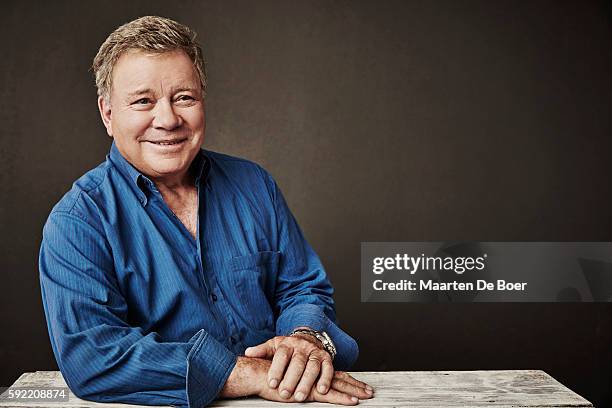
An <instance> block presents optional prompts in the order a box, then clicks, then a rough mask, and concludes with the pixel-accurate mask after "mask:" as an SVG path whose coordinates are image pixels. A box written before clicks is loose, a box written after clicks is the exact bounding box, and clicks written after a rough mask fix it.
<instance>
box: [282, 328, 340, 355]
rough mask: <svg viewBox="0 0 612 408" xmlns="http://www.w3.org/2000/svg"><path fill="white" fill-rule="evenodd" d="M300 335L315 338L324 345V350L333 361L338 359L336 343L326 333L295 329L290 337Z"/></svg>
mask: <svg viewBox="0 0 612 408" xmlns="http://www.w3.org/2000/svg"><path fill="white" fill-rule="evenodd" d="M298 333H299V334H308V335H309V336H313V337H314V338H316V339H317V340H319V341H320V342H321V344H323V348H324V349H325V351H327V352H328V353H329V355H330V356H331V358H332V360H333V359H334V357H336V353H337V350H336V346H335V345H334V342H333V341H332V339H331V337H329V335H328V334H327V333H325V332H324V331H317V330H312V329H295V330H293V331H292V332H291V334H289V335H290V336H293V335H294V334H298Z"/></svg>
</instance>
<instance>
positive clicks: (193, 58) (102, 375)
mask: <svg viewBox="0 0 612 408" xmlns="http://www.w3.org/2000/svg"><path fill="white" fill-rule="evenodd" d="M93 70H94V72H95V75H96V85H97V87H98V107H99V110H100V115H101V117H102V121H103V123H104V126H105V127H106V130H107V133H108V135H109V136H111V137H112V138H113V144H112V148H111V151H110V154H109V155H108V156H107V159H106V161H105V162H103V163H102V164H101V165H99V166H98V167H96V168H95V169H93V170H91V171H89V172H88V173H86V174H85V175H84V176H82V177H81V178H80V179H79V180H77V181H76V182H75V183H74V185H73V187H72V189H71V190H70V191H69V192H68V193H67V194H66V195H65V196H64V197H63V198H62V199H61V200H60V201H59V203H58V204H57V205H56V206H55V207H54V208H53V210H52V212H51V214H50V216H49V218H48V220H47V223H46V224H45V228H44V231H43V241H42V245H41V251H40V278H41V289H42V297H43V304H44V308H45V314H46V317H47V324H48V328H49V335H50V338H51V343H52V347H53V351H54V353H55V356H56V359H57V362H58V365H59V368H60V370H61V371H62V373H63V375H64V378H65V379H66V382H67V383H68V385H69V386H70V388H71V389H72V391H73V392H74V393H75V394H76V395H77V396H80V397H82V398H85V399H91V400H95V401H101V402H126V403H137V404H150V405H161V404H164V405H189V406H191V407H200V406H204V405H207V404H209V403H210V402H211V401H212V400H213V399H215V398H233V397H239V396H247V395H259V396H261V397H263V398H266V399H269V400H276V401H287V402H290V401H312V400H316V401H324V402H331V403H337V404H346V405H353V404H356V403H357V402H358V399H365V398H370V397H371V396H372V388H371V387H370V386H369V385H367V384H364V383H362V382H360V381H357V380H356V379H354V378H352V377H351V376H349V375H348V374H346V373H343V372H340V371H335V370H334V368H337V369H343V370H346V369H348V368H349V367H350V366H351V365H352V364H353V362H354V361H355V359H356V358H357V353H358V351H357V344H356V343H355V341H354V340H353V339H352V338H351V337H349V336H348V335H347V334H346V333H344V332H343V331H342V330H341V329H340V328H339V327H338V326H337V325H336V324H335V312H334V306H333V300H332V297H331V296H332V293H333V290H332V288H331V286H330V284H329V281H328V280H327V277H326V275H325V272H324V270H323V267H322V265H321V263H320V261H319V259H318V257H317V255H316V254H315V253H314V252H313V250H312V249H311V247H310V246H309V245H308V243H307V242H306V240H305V239H304V237H303V236H302V233H301V231H300V229H299V227H298V225H297V224H296V222H295V219H294V218H293V216H292V215H291V213H290V211H289V209H288V208H287V205H286V203H285V201H284V199H283V196H282V195H281V193H280V191H279V189H278V187H277V185H276V184H275V182H274V181H273V179H272V178H271V176H270V175H269V174H268V173H266V172H265V171H264V170H263V169H262V168H261V167H259V166H257V165H256V164H254V163H251V162H248V161H246V160H242V159H238V158H234V157H230V156H226V155H222V154H219V153H213V152H210V151H205V150H202V149H201V145H202V142H203V140H204V129H205V115H204V112H205V109H204V107H205V99H204V97H205V91H206V71H205V65H204V62H203V57H202V53H201V49H200V47H199V46H198V45H197V43H196V42H195V33H194V32H193V31H191V30H190V29H189V28H187V27H185V26H183V25H181V24H179V23H177V22H175V21H172V20H169V19H165V18H160V17H143V18H140V19H137V20H134V21H132V22H130V23H128V24H125V25H123V26H121V27H119V28H118V29H117V30H115V31H114V32H113V33H112V34H111V35H110V36H109V37H108V39H107V40H106V41H105V42H104V43H103V44H102V46H101V47H100V50H99V52H98V54H97V55H96V57H95V59H94V64H93ZM332 361H333V362H332Z"/></svg>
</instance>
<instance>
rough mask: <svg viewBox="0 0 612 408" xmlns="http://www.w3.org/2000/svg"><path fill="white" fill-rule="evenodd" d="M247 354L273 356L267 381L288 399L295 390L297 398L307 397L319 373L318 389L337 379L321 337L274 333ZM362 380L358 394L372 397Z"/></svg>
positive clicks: (301, 399)
mask: <svg viewBox="0 0 612 408" xmlns="http://www.w3.org/2000/svg"><path fill="white" fill-rule="evenodd" d="M245 355H246V356H247V357H258V358H266V359H272V364H271V365H270V370H269V371H268V384H269V386H270V388H276V387H279V390H280V395H281V396H282V397H283V398H286V399H289V398H290V397H291V396H292V395H293V394H294V391H295V395H294V398H295V399H296V400H298V401H304V400H305V399H306V397H307V396H308V395H309V394H310V391H311V389H312V387H313V385H314V383H315V381H316V380H317V377H319V380H318V382H317V391H318V392H320V393H321V394H325V393H327V392H328V391H329V388H330V386H331V382H332V380H333V379H334V366H333V364H332V359H331V356H330V355H329V353H328V352H327V351H325V349H324V348H323V345H322V344H321V342H320V341H319V340H317V339H316V338H315V337H313V336H310V335H307V334H295V335H293V336H277V337H273V338H271V339H270V340H268V341H267V342H265V343H262V344H260V345H258V346H255V347H249V348H247V349H246V351H245ZM285 369H286V372H285ZM283 374H284V376H283ZM319 374H320V376H319ZM351 379H353V378H352V377H351ZM353 380H354V379H353ZM354 381H356V382H358V383H361V382H360V381H357V380H354ZM361 384H363V387H355V388H360V390H362V391H363V392H360V390H357V393H358V394H359V395H356V396H357V397H358V398H369V397H371V394H368V393H367V388H366V387H367V386H366V384H364V383H361Z"/></svg>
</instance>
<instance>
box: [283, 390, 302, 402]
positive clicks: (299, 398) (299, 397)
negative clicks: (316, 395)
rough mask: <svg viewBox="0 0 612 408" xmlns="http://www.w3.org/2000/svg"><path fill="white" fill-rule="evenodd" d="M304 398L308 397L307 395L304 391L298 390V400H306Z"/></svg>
mask: <svg viewBox="0 0 612 408" xmlns="http://www.w3.org/2000/svg"><path fill="white" fill-rule="evenodd" d="M285 398H286V397H285ZM304 398H306V396H305V395H304V393H303V392H298V393H297V394H295V399H296V400H298V401H304Z"/></svg>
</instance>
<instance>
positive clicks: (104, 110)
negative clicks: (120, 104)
mask: <svg viewBox="0 0 612 408" xmlns="http://www.w3.org/2000/svg"><path fill="white" fill-rule="evenodd" d="M98 110H99V111H100V117H101V118H102V123H104V127H105V128H106V133H108V135H109V136H110V137H113V128H112V126H111V105H110V101H109V100H107V99H106V98H104V97H103V96H98Z"/></svg>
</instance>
